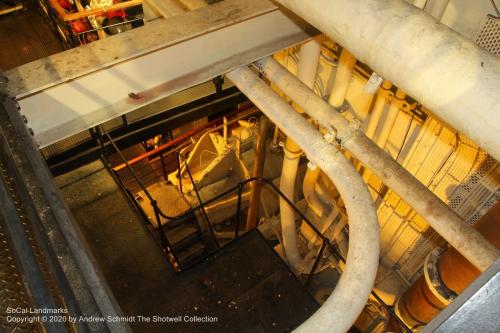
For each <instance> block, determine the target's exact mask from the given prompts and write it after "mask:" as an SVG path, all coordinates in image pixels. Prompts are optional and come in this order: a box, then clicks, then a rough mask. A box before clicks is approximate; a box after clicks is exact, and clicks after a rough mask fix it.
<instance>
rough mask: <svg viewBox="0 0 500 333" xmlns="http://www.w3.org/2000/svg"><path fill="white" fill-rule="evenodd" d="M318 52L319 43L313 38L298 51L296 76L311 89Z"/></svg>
mask: <svg viewBox="0 0 500 333" xmlns="http://www.w3.org/2000/svg"><path fill="white" fill-rule="evenodd" d="M320 52H321V44H320V43H319V42H318V41H317V40H315V39H312V40H310V41H309V42H307V43H304V44H303V45H302V46H301V47H300V51H299V64H298V70H297V77H298V78H299V80H301V81H302V82H304V84H305V85H306V86H308V87H309V88H311V89H312V88H313V87H314V80H315V79H316V72H317V70H318V64H319V55H320Z"/></svg>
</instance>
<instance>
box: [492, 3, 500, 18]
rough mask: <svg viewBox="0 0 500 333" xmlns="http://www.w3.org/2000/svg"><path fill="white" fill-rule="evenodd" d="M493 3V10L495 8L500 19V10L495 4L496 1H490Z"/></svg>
mask: <svg viewBox="0 0 500 333" xmlns="http://www.w3.org/2000/svg"><path fill="white" fill-rule="evenodd" d="M490 2H491V5H492V6H493V8H495V12H496V13H497V17H500V11H499V10H498V7H497V5H496V3H495V0H490Z"/></svg>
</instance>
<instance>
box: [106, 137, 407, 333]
mask: <svg viewBox="0 0 500 333" xmlns="http://www.w3.org/2000/svg"><path fill="white" fill-rule="evenodd" d="M101 130H102V131H103V132H104V134H105V135H106V137H107V138H108V140H109V141H110V143H111V144H112V146H113V147H114V149H115V150H116V151H117V153H118V154H119V156H120V158H121V159H122V160H123V161H124V163H125V165H126V167H127V168H128V169H129V171H130V172H131V173H132V175H133V176H134V178H135V179H136V181H137V183H138V184H139V186H140V187H141V189H142V190H143V191H144V193H145V194H146V196H147V197H148V199H149V201H150V204H151V206H152V207H153V210H154V213H155V219H156V221H157V224H158V231H159V234H160V240H161V242H162V245H163V246H164V249H165V250H166V251H168V248H170V244H169V242H168V239H167V238H166V237H165V234H164V233H163V229H162V224H161V221H160V216H162V217H164V218H165V219H167V220H172V222H173V223H172V224H175V221H176V220H180V219H182V218H184V217H186V216H188V215H189V214H192V213H193V212H194V211H196V210H197V209H201V211H202V213H203V216H204V218H205V220H206V223H207V226H208V228H209V230H210V232H211V235H212V237H213V238H214V239H215V243H216V244H217V245H218V247H220V245H219V243H218V241H217V239H216V237H215V234H214V232H213V226H212V224H211V222H210V219H209V218H208V215H207V213H206V211H205V206H206V205H208V204H210V203H212V202H214V201H216V200H219V199H220V198H222V197H224V196H227V195H228V194H230V193H232V192H234V191H237V193H238V201H237V208H236V209H237V211H236V226H235V232H234V234H235V239H236V238H238V237H241V236H239V225H240V219H241V213H240V211H241V200H242V191H243V187H244V186H245V185H247V184H249V183H251V182H254V181H257V182H262V183H264V185H269V186H270V187H271V188H272V189H273V190H274V191H275V192H276V193H277V194H278V195H279V196H280V197H281V198H282V199H283V200H284V201H285V202H286V203H287V204H288V205H289V206H290V207H291V208H292V209H293V210H294V211H295V213H297V214H298V215H299V216H300V218H301V219H302V220H303V221H304V222H305V223H306V224H307V225H308V226H309V227H310V228H311V229H312V230H313V231H314V233H315V234H316V236H317V237H319V238H320V239H321V241H322V245H321V248H320V250H319V252H318V255H317V256H316V259H315V261H314V263H313V266H312V268H311V271H310V272H309V274H308V277H307V279H306V282H305V284H306V285H307V284H308V282H309V280H310V278H311V275H312V274H313V273H314V271H315V270H316V268H317V266H318V264H319V260H320V259H321V257H322V256H323V253H324V251H325V250H326V248H327V247H328V249H329V250H330V251H331V252H332V253H333V254H334V255H335V256H336V257H337V259H338V260H340V261H342V262H343V263H345V262H346V260H345V258H344V257H343V256H342V254H341V253H340V251H339V250H338V248H337V247H336V246H335V245H333V244H332V243H331V242H330V240H329V239H328V238H327V237H326V236H325V235H323V234H322V233H321V232H320V231H319V230H318V228H316V226H315V225H314V224H313V223H312V222H311V221H310V220H309V219H308V218H307V217H306V216H305V215H304V214H303V213H302V212H301V211H300V210H299V209H298V208H297V207H296V206H295V205H294V203H293V202H292V201H291V200H290V199H289V198H288V197H287V196H286V195H285V194H283V192H281V191H280V189H279V188H278V187H277V186H276V185H274V183H273V182H272V181H271V180H269V179H267V178H264V177H251V178H248V179H246V180H244V181H241V182H239V183H238V184H237V185H236V186H233V187H231V188H229V189H227V190H225V191H224V192H222V193H220V194H218V195H216V196H215V197H212V198H210V199H209V200H207V201H205V202H203V201H202V200H201V197H200V195H199V192H198V190H197V188H196V186H195V183H194V179H193V177H192V174H191V171H190V169H189V166H188V163H187V161H185V162H184V164H185V167H186V171H187V172H188V175H189V178H190V181H191V183H192V184H193V189H194V191H195V193H196V196H197V199H198V202H199V205H198V206H196V207H193V208H190V209H188V210H187V211H185V212H184V213H182V214H179V215H177V216H168V215H166V214H165V213H164V212H163V211H162V210H161V209H160V208H159V207H158V203H157V202H156V200H154V198H153V197H152V195H151V193H149V191H148V190H147V189H146V188H145V186H144V184H143V183H142V182H141V181H140V179H139V177H138V176H137V174H136V173H135V171H134V169H133V168H132V167H131V166H130V164H129V163H128V162H127V160H126V159H125V156H123V154H122V152H121V151H120V149H119V148H118V146H117V145H116V143H115V142H114V141H113V139H112V138H111V136H110V135H109V133H108V132H107V131H106V130H105V129H104V128H101ZM100 139H101V140H102V138H100ZM101 144H102V142H101ZM178 154H179V156H178V161H179V162H178V166H179V172H180V166H181V162H180V157H181V156H180V153H178ZM179 181H181V179H180V178H179ZM180 186H181V188H182V185H180ZM166 226H168V224H166ZM167 228H168V227H167ZM168 229H169V228H168ZM171 253H172V255H173V256H174V258H175V254H174V253H173V252H171ZM371 294H372V295H373V297H374V298H375V299H376V300H377V301H378V302H379V303H380V304H381V305H382V306H383V307H384V309H385V310H386V311H387V312H389V314H390V315H391V316H392V317H393V318H394V319H395V320H396V321H397V322H398V323H399V324H400V325H401V327H402V328H403V329H404V330H405V331H406V332H408V333H412V332H413V331H412V330H411V329H410V328H409V327H408V326H407V325H406V324H405V323H404V322H403V321H402V320H401V318H399V316H398V315H397V314H396V313H395V312H394V310H392V309H391V308H390V307H389V306H388V305H387V304H386V303H385V302H384V301H383V300H382V299H381V298H380V296H379V295H378V294H377V293H376V292H375V291H373V290H372V291H371Z"/></svg>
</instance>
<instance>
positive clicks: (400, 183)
mask: <svg viewBox="0 0 500 333" xmlns="http://www.w3.org/2000/svg"><path fill="white" fill-rule="evenodd" d="M256 64H257V66H259V68H260V70H261V71H262V72H264V73H265V75H266V76H267V77H268V78H269V79H270V80H271V82H272V83H273V84H275V85H276V86H277V87H278V88H279V89H280V90H281V91H283V92H284V93H285V94H286V95H287V96H288V97H290V98H291V99H292V100H293V101H295V102H296V103H297V104H299V105H300V106H301V107H302V108H303V110H304V111H305V112H306V113H307V114H308V115H310V116H311V117H312V118H313V119H315V120H317V121H318V123H319V124H320V125H321V126H322V127H324V128H327V129H333V130H335V132H336V133H335V134H336V138H337V140H338V141H339V142H340V143H341V145H342V146H343V147H345V148H346V149H347V150H349V151H350V152H352V153H353V154H354V156H356V157H357V158H358V159H359V160H360V161H361V162H362V163H363V164H364V165H365V166H366V167H368V168H369V169H370V170H372V171H373V172H374V173H375V174H376V175H377V176H378V177H379V178H380V179H381V180H382V182H384V184H386V185H387V186H388V187H389V188H391V189H392V190H394V192H396V193H397V194H398V195H399V196H401V198H402V199H403V200H405V201H406V202H407V203H408V204H409V205H410V206H412V207H413V208H414V209H415V211H416V212H417V213H418V214H420V215H421V216H422V217H423V218H424V219H425V220H426V221H427V223H429V225H430V226H431V227H432V228H433V229H434V230H436V232H437V233H439V234H440V235H441V236H442V237H443V238H444V239H445V240H446V241H448V243H450V245H451V246H453V247H454V248H455V249H457V250H458V251H459V252H460V253H461V254H462V255H463V256H464V257H465V258H467V260H469V261H470V262H471V263H472V264H473V265H474V266H476V267H477V268H478V269H479V270H481V271H484V270H486V269H487V268H488V267H489V266H490V265H491V264H492V263H494V262H495V260H496V259H497V258H498V257H499V251H498V250H497V248H496V247H495V246H494V245H492V244H491V243H490V242H488V241H487V240H486V239H485V238H484V237H483V236H482V235H481V234H480V233H479V232H478V231H477V230H476V229H474V228H472V227H471V226H470V225H468V224H467V223H465V221H464V220H463V219H462V218H461V217H460V216H458V215H457V213H455V212H454V211H453V210H452V209H451V208H450V207H448V206H447V205H446V204H445V203H444V202H442V201H441V200H440V199H439V198H438V197H437V196H436V195H435V194H434V193H432V192H431V191H430V190H429V189H428V188H427V187H426V186H425V185H423V184H422V183H421V182H419V181H418V179H416V178H415V177H414V176H413V175H412V174H410V173H409V172H408V171H407V170H405V169H404V168H403V167H402V166H401V165H399V163H398V162H396V161H395V160H394V159H393V158H392V157H390V156H389V155H388V154H386V153H385V152H384V151H383V150H381V149H380V148H379V147H378V146H377V145H376V144H374V143H373V141H371V140H370V139H368V138H367V137H366V136H365V135H364V133H363V132H362V131H360V130H358V129H357V128H356V127H355V126H354V127H353V125H352V124H350V123H349V121H348V120H346V119H345V118H344V117H343V116H342V115H341V114H339V113H338V112H337V111H338V110H335V109H334V108H332V106H331V105H329V104H328V103H326V102H325V101H324V100H323V99H322V98H321V97H319V96H317V95H316V94H314V92H312V91H311V89H309V88H308V87H306V86H305V85H303V84H302V83H301V82H300V81H299V80H297V78H296V77H295V76H293V75H292V74H291V73H290V72H288V71H287V70H286V69H285V68H283V67H282V66H281V65H280V64H279V63H277V62H276V61H274V60H273V59H272V58H265V59H262V60H259V61H258V62H257V63H256Z"/></svg>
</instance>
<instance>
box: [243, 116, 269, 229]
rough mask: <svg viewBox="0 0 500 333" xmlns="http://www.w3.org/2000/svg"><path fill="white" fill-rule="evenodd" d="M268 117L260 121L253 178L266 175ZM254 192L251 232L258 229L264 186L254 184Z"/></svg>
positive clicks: (251, 205)
mask: <svg viewBox="0 0 500 333" xmlns="http://www.w3.org/2000/svg"><path fill="white" fill-rule="evenodd" d="M270 125H271V124H270V123H269V120H268V119H267V117H264V116H263V117H261V118H260V120H259V134H258V136H257V143H256V145H255V160H254V163H253V170H252V177H262V175H263V174H264V164H265V162H266V142H267V136H268V135H267V133H268V132H269V127H270ZM251 187H252V191H251V195H250V203H249V207H248V214H247V224H246V230H247V231H248V230H251V229H253V228H255V227H257V214H258V213H259V208H260V193H261V189H262V184H261V183H260V182H252V184H251Z"/></svg>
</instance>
